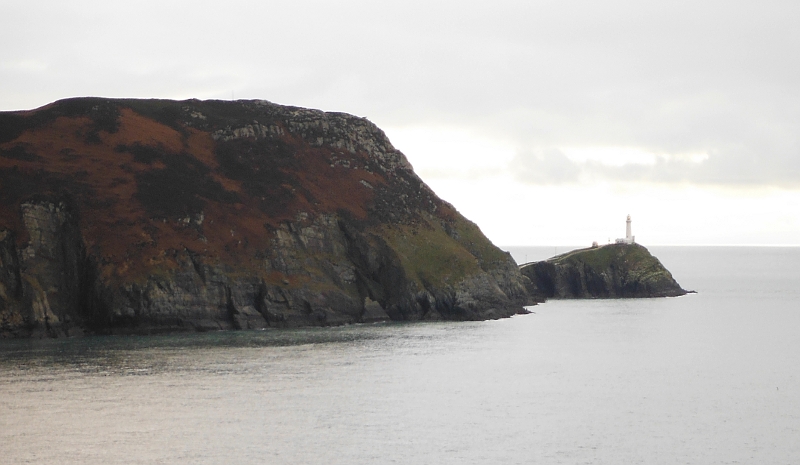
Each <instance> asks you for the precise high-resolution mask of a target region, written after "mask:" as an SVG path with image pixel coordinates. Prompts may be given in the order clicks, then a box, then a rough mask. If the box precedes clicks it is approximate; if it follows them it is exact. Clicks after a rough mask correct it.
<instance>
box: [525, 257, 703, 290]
mask: <svg viewBox="0 0 800 465" xmlns="http://www.w3.org/2000/svg"><path fill="white" fill-rule="evenodd" d="M520 271H521V272H522V274H523V275H525V276H526V277H528V278H529V279H530V282H529V283H528V292H529V293H530V294H531V295H532V296H535V297H536V298H539V299H547V298H557V299H586V298H619V297H625V298H627V297H672V296H679V295H684V294H686V293H687V291H685V290H683V289H682V288H681V287H680V285H678V283H677V282H676V281H675V279H673V278H672V274H670V272H669V271H668V270H667V269H666V268H664V266H663V265H662V264H661V262H659V261H658V259H657V258H656V257H654V256H652V255H651V254H650V252H649V251H648V250H647V249H646V248H644V247H642V246H641V245H638V244H610V245H605V246H602V247H597V248H591V249H581V250H575V251H572V252H569V253H566V254H563V255H558V256H556V257H553V258H550V259H548V260H546V261H542V262H535V263H531V264H527V265H523V266H522V267H520Z"/></svg>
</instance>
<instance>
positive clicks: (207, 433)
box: [0, 247, 800, 464]
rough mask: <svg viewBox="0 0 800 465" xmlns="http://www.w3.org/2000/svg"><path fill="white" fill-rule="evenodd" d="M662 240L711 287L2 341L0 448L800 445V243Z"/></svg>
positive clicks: (660, 454) (642, 450)
mask: <svg viewBox="0 0 800 465" xmlns="http://www.w3.org/2000/svg"><path fill="white" fill-rule="evenodd" d="M553 250H554V248H552V247H549V248H527V249H519V248H515V249H512V253H513V254H514V255H515V257H516V258H517V260H518V261H523V260H524V259H525V258H526V256H527V258H528V260H534V259H541V258H544V257H546V256H549V255H552V253H551V252H552V251H553ZM556 250H557V251H559V252H563V251H566V248H563V250H558V249H556ZM651 251H652V252H653V253H654V254H655V255H656V256H658V257H659V258H660V259H661V260H662V262H663V263H664V264H665V265H666V266H667V267H668V268H669V269H670V270H671V271H672V272H673V274H674V276H675V278H676V279H677V280H678V282H679V283H680V284H681V285H682V286H683V287H684V288H687V289H694V290H697V291H698V294H696V295H689V296H685V297H679V298H669V299H641V300H640V299H637V300H594V301H551V302H548V303H546V304H544V305H539V306H537V307H533V308H532V310H533V311H534V312H535V313H534V314H531V315H526V316H517V317H514V318H511V319H507V320H500V321H490V322H474V323H472V322H471V323H417V324H378V325H357V326H348V327H339V328H322V329H306V330H287V331H261V332H221V333H206V334H179V335H169V336H155V337H95V338H84V339H69V340H44V341H0V463H3V464H5V463H8V464H18V463H63V464H220V463H231V464H264V463H269V464H290V463H291V464H296V463H309V464H367V463H369V464H373V463H400V464H424V463H431V464H442V463H445V464H447V463H452V464H469V463H475V464H499V463H504V464H506V463H507V464H514V463H520V464H521V463H541V464H557V463H564V464H579V463H587V464H588V463H591V464H636V463H642V464H678V463H681V464H687V463H688V464H723V463H725V464H727V463H747V464H755V463H758V464H790V463H796V461H797V460H798V458H800V443H798V441H797V438H798V437H800V434H799V432H798V429H800V369H798V360H799V357H800V304H799V302H800V249H797V248H695V247H674V248H671V247H651Z"/></svg>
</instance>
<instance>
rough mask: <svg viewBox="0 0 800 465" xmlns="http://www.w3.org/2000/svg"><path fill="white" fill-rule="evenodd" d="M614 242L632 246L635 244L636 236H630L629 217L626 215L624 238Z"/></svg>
mask: <svg viewBox="0 0 800 465" xmlns="http://www.w3.org/2000/svg"><path fill="white" fill-rule="evenodd" d="M615 242H616V243H617V244H633V243H634V242H636V236H634V235H633V234H631V215H628V219H627V220H626V221H625V238H624V239H617V240H616V241H615Z"/></svg>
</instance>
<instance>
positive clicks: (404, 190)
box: [0, 98, 540, 337]
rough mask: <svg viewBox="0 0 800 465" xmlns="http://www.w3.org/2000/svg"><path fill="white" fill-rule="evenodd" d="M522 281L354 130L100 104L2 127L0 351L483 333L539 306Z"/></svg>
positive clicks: (163, 104) (384, 146) (220, 104)
mask: <svg viewBox="0 0 800 465" xmlns="http://www.w3.org/2000/svg"><path fill="white" fill-rule="evenodd" d="M522 273H525V274H527V275H529V274H530V272H526V271H525V269H523V271H522ZM522 273H521V272H520V270H519V269H518V267H517V265H516V264H515V263H514V261H513V259H512V258H511V257H510V255H509V254H507V253H505V252H503V251H501V250H499V249H498V248H497V247H495V246H494V245H493V244H491V243H490V242H489V241H488V240H487V239H486V237H485V236H484V235H483V234H482V233H481V231H480V230H479V228H478V227H477V226H476V225H475V224H473V223H472V222H470V221H468V220H467V219H465V218H464V217H463V216H462V215H460V214H459V213H458V212H457V211H456V210H455V209H454V208H453V207H452V206H451V205H450V204H448V203H447V202H444V201H442V200H441V199H439V198H438V197H437V196H436V195H435V194H434V193H433V192H432V191H431V190H430V189H429V188H428V187H427V186H426V185H425V184H424V183H423V182H422V181H421V180H420V178H419V177H417V175H416V174H414V171H413V169H412V167H411V165H410V164H409V163H408V161H407V160H406V158H405V156H404V155H403V154H402V153H400V152H399V151H398V150H396V149H395V148H394V147H393V146H392V145H391V143H390V142H389V140H388V139H387V138H386V136H385V134H384V133H383V132H382V131H381V130H380V129H379V128H377V127H376V126H375V125H374V124H372V123H371V122H369V121H368V120H366V119H363V118H359V117H355V116H351V115H347V114H342V113H326V112H322V111H316V110H308V109H303V108H295V107H287V106H281V105H276V104H273V103H269V102H265V101H236V102H224V101H198V100H187V101H180V102H179V101H166V100H116V99H101V98H79V99H69V100H63V101H58V102H55V103H53V104H50V105H47V106H45V107H42V108H39V109H36V110H32V111H21V112H3V113H0V336H16V337H29V336H59V335H79V334H85V333H93V334H98V333H130V332H134V333H149V332H161V331H176V330H198V331H203V330H218V329H247V328H252V329H256V328H266V327H296V326H321V325H337V324H346V323H356V322H372V321H382V320H435V319H448V320H481V319H493V318H501V317H507V316H510V315H513V314H516V313H522V312H524V311H525V310H524V309H523V305H526V304H529V303H531V302H530V296H529V294H528V292H527V288H530V286H531V283H529V282H528V279H527V278H525V277H524V276H523V274H522ZM534 286H535V287H534V289H538V288H539V287H540V286H539V285H538V284H536V285H534Z"/></svg>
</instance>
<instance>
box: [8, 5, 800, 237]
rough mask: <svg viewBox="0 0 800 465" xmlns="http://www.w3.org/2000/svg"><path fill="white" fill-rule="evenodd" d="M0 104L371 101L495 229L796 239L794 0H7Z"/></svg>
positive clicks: (460, 199) (396, 136) (799, 147)
mask: <svg viewBox="0 0 800 465" xmlns="http://www.w3.org/2000/svg"><path fill="white" fill-rule="evenodd" d="M0 12H1V13H2V14H0V44H2V45H0V110H15V109H30V108H36V107H39V106H42V105H44V104H47V103H49V102H52V101H54V100H58V99H62V98H66V97H73V96H88V95H94V96H104V97H142V98H150V97H155V98H174V99H184V98H200V99H231V98H236V99H240V98H242V99H243V98H248V99H249V98H259V99H266V100H270V101H273V102H276V103H281V104H289V105H298V106H305V107H311V108H319V109H323V110H329V111H342V112H347V113H352V114H356V115H359V116H366V117H368V118H369V119H370V120H372V121H373V122H375V123H376V124H378V125H379V126H380V127H381V128H383V129H384V130H385V131H386V133H387V134H388V135H389V138H390V139H391V140H392V142H393V143H394V145H395V146H396V147H397V148H399V149H400V150H402V151H403V152H404V153H405V154H406V156H407V157H408V158H409V160H410V161H411V162H412V164H413V165H414V166H415V168H416V170H417V172H418V174H420V176H421V177H422V178H423V180H425V181H426V182H427V183H428V184H429V185H430V186H431V187H433V189H434V190H435V191H436V192H437V193H438V194H439V195H440V196H441V197H443V198H444V199H445V200H448V201H450V202H451V203H453V204H454V205H455V206H456V207H457V208H458V209H459V210H460V211H461V212H462V213H464V214H465V215H466V216H467V217H468V218H470V219H472V220H473V221H475V222H476V223H478V225H479V226H480V227H481V228H482V229H483V230H484V232H485V233H486V234H487V235H488V236H489V237H490V238H491V239H492V240H493V241H494V242H495V243H497V244H499V245H550V244H553V245H568V244H574V245H588V244H589V243H591V242H592V241H594V240H596V241H598V242H605V241H606V240H608V239H611V240H613V239H614V238H615V237H619V236H622V235H624V221H625V216H626V215H627V214H629V213H630V214H631V215H632V216H633V220H634V222H633V225H634V234H636V236H637V239H638V240H639V242H642V243H644V244H645V245H648V244H653V245H655V244H766V245H777V244H800V60H798V57H799V56H800V27H798V20H800V2H797V1H764V0H761V1H758V2H755V1H737V0H726V1H698V0H694V1H674V0H671V1H669V2H643V1H641V0H639V1H609V0H606V1H603V2H598V1H565V0H560V1H536V0H533V1H519V2H514V1H502V0H494V1H492V2H488V1H482V2H475V1H469V0H461V1H458V2H456V1H446V2H444V1H442V2H436V1H431V0H426V1H415V0H405V1H402V2H381V1H374V0H373V1H338V2H337V1H297V0H295V1H291V2H287V1H284V2H269V1H227V2H220V1H213V2H212V1H197V0H195V1H169V0H161V1H156V2H153V1H142V0H140V1H137V2H114V1H109V0H106V1H68V2H66V1H49V2H48V1H31V0H27V1H24V2H23V1H5V0H0Z"/></svg>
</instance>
